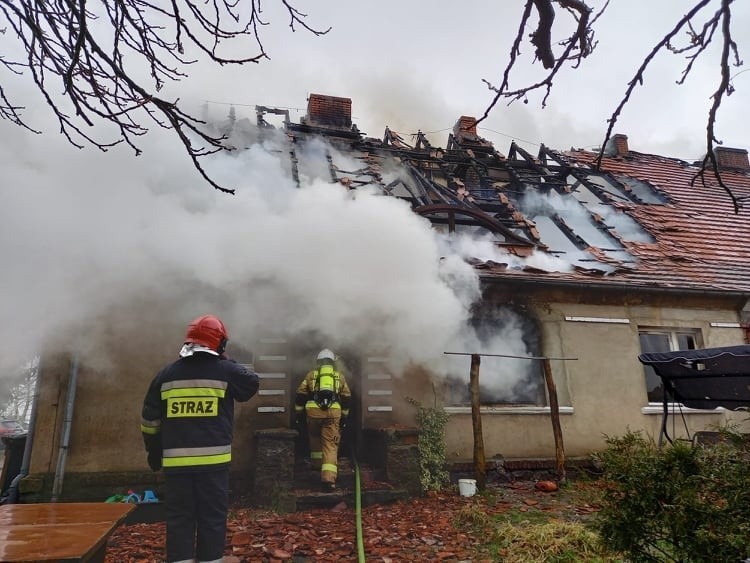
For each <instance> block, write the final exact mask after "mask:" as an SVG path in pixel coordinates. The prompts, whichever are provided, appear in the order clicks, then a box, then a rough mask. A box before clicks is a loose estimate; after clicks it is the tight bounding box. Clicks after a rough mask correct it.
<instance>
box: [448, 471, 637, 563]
mask: <svg viewBox="0 0 750 563" xmlns="http://www.w3.org/2000/svg"><path fill="white" fill-rule="evenodd" d="M599 496H600V490H599V488H598V487H597V486H596V485H591V484H587V483H585V482H581V483H576V484H570V485H568V486H566V487H565V488H563V489H562V490H561V491H560V492H559V493H558V494H557V495H556V496H555V497H550V499H553V498H554V499H556V502H557V507H555V508H553V509H550V504H545V505H542V504H540V505H533V506H528V505H523V504H519V505H516V506H511V507H508V508H507V509H504V510H502V511H500V512H497V511H496V510H488V507H492V506H493V505H494V504H495V503H494V502H492V500H494V499H490V498H486V499H485V500H486V501H489V502H487V503H486V504H485V503H480V502H476V503H471V504H467V505H466V506H464V507H463V508H462V509H461V511H460V512H459V513H458V514H457V515H456V518H455V522H454V523H455V525H456V526H457V527H458V528H460V529H463V530H466V531H469V532H471V533H472V535H474V536H475V537H477V538H483V540H482V543H483V548H484V550H486V552H487V553H489V554H490V555H491V556H492V558H493V559H494V560H497V561H504V562H507V563H537V562H539V563H578V562H588V563H620V562H622V561H623V559H622V557H618V556H617V555H613V554H611V553H607V552H606V550H605V549H604V548H603V547H602V546H601V545H600V542H599V536H598V535H597V533H596V532H595V531H594V530H593V529H591V528H590V527H589V525H588V524H587V523H586V520H587V518H585V517H584V518H581V517H580V516H578V515H577V514H576V513H575V511H574V510H572V508H571V506H576V507H582V506H583V507H591V506H596V505H597V504H598V501H599Z"/></svg>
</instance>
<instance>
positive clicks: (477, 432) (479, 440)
mask: <svg viewBox="0 0 750 563" xmlns="http://www.w3.org/2000/svg"><path fill="white" fill-rule="evenodd" d="M481 362H482V357H481V356H480V355H479V354H472V355H471V373H470V379H469V389H470V391H471V424H472V427H473V429H474V478H475V479H476V481H477V489H479V490H480V491H483V490H484V489H485V486H486V485H487V474H486V470H485V460H484V435H483V434H482V413H481V412H480V410H479V365H480V364H481Z"/></svg>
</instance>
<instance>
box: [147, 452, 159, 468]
mask: <svg viewBox="0 0 750 563" xmlns="http://www.w3.org/2000/svg"><path fill="white" fill-rule="evenodd" d="M148 466H149V467H150V468H151V471H159V470H160V469H161V451H160V450H149V452H148Z"/></svg>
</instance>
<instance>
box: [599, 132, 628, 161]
mask: <svg viewBox="0 0 750 563" xmlns="http://www.w3.org/2000/svg"><path fill="white" fill-rule="evenodd" d="M629 150H630V149H629V148H628V136H627V135H623V134H622V133H616V134H614V135H612V136H611V137H610V138H609V141H607V147H606V150H605V151H604V154H606V155H607V156H628V152H629Z"/></svg>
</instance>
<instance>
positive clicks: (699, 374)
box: [638, 345, 750, 410]
mask: <svg viewBox="0 0 750 563" xmlns="http://www.w3.org/2000/svg"><path fill="white" fill-rule="evenodd" d="M638 359H639V360H640V361H641V363H643V364H645V365H649V366H651V367H653V368H654V371H655V372H656V375H658V376H659V377H661V379H662V383H663V384H664V391H665V398H666V396H667V394H669V395H671V397H672V400H674V401H677V402H679V403H682V404H683V405H685V406H686V407H688V408H693V409H714V408H716V407H724V408H726V409H729V410H737V409H740V408H743V407H744V408H750V345H743V346H727V347H723V348H704V349H702V350H681V351H677V352H657V353H651V354H641V355H640V356H638Z"/></svg>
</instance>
